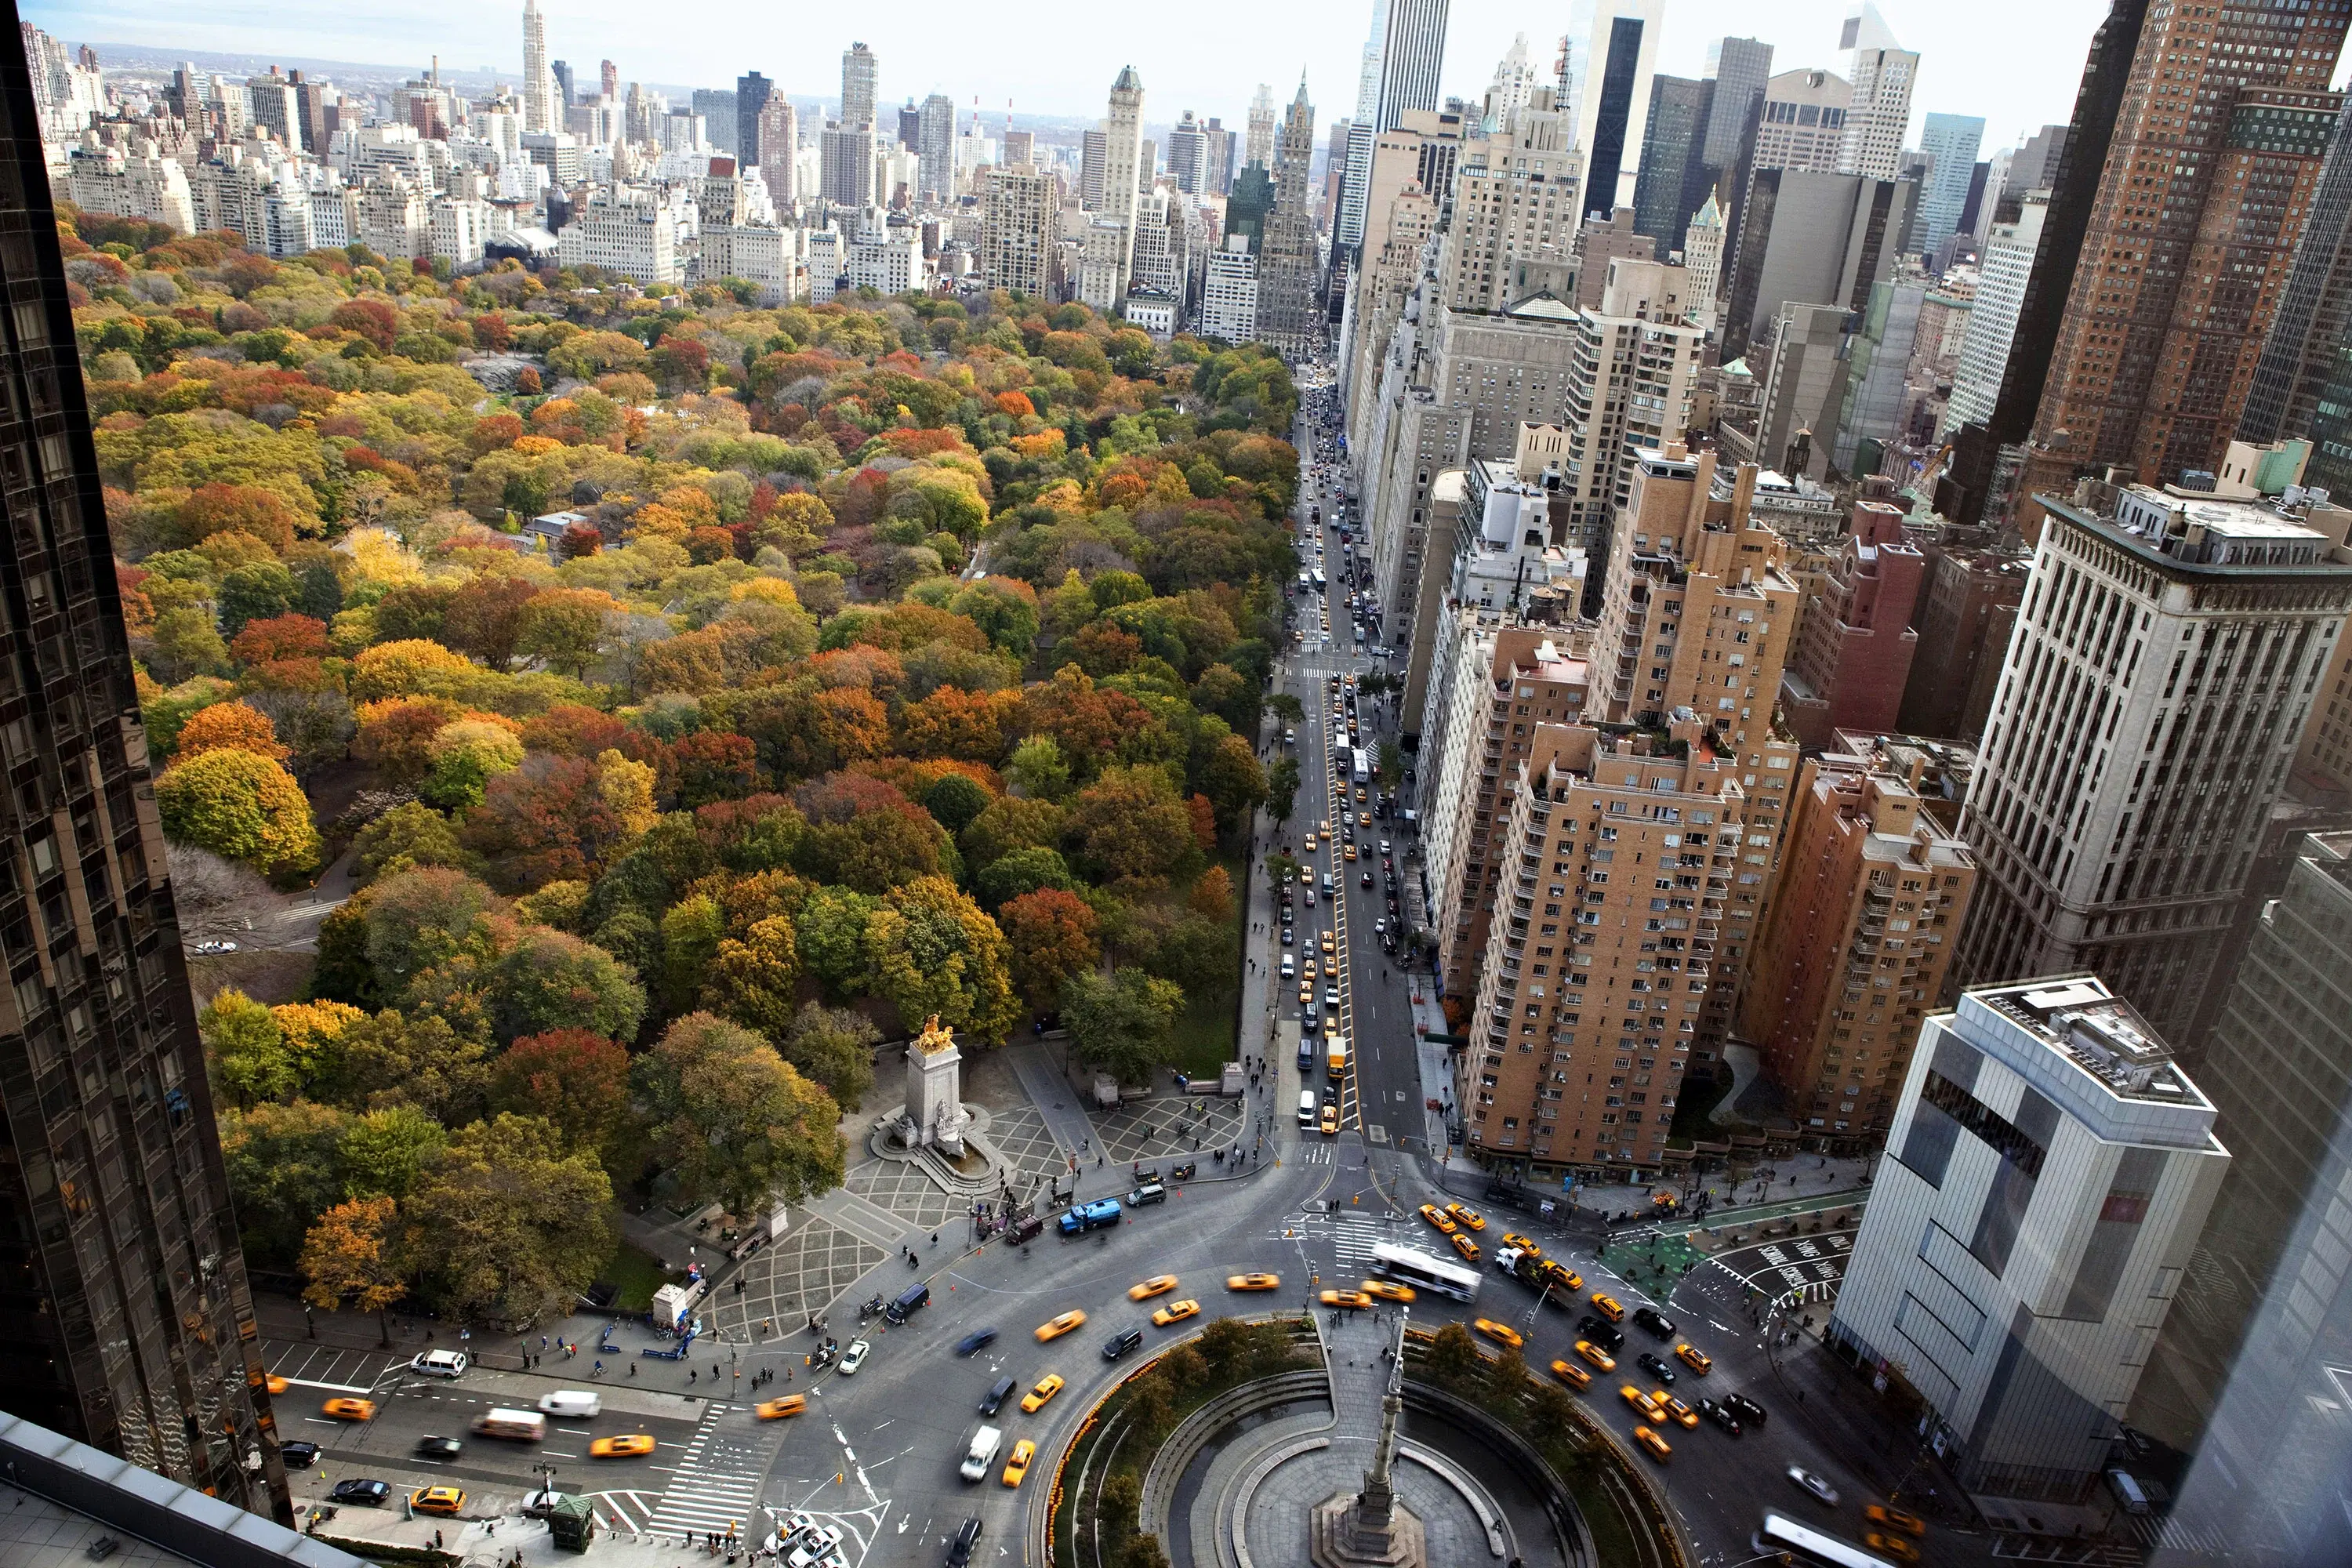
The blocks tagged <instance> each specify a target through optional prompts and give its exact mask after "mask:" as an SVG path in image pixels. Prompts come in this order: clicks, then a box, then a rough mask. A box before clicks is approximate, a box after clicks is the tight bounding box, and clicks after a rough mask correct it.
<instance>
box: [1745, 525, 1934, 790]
mask: <svg viewBox="0 0 2352 1568" xmlns="http://www.w3.org/2000/svg"><path fill="white" fill-rule="evenodd" d="M1874 482H1875V483H1876V484H1878V485H1879V486H1881V487H1882V488H1886V489H1891V486H1888V484H1887V481H1885V480H1883V479H1881V480H1877V481H1874ZM1904 516H1905V513H1904V510H1903V509H1902V508H1901V507H1899V506H1896V505H1895V503H1894V502H1892V501H1889V500H1858V501H1856V502H1854V504H1853V513H1852V519H1853V531H1851V532H1849V533H1848V534H1847V535H1846V536H1845V538H1844V540H1843V542H1841V543H1840V545H1839V547H1838V552H1837V555H1836V557H1835V559H1834V561H1833V562H1832V564H1831V566H1830V569H1829V571H1828V572H1827V573H1826V574H1824V577H1823V580H1822V584H1821V587H1820V589H1819V590H1818V591H1817V592H1815V593H1814V594H1813V595H1811V599H1810V600H1809V602H1808V603H1807V604H1806V605H1805V615H1804V621H1803V623H1802V626H1801V630H1800V631H1799V633H1798V636H1797V639H1796V644H1795V651H1794V652H1793V654H1792V655H1791V656H1790V659H1789V666H1788V668H1787V669H1786V671H1784V672H1783V673H1782V675H1781V677H1780V714H1781V717H1782V718H1783V719H1785V720H1786V721H1788V725H1789V728H1790V729H1791V730H1794V731H1796V732H1797V739H1798V740H1800V741H1801V742H1804V744H1805V748H1806V749H1807V750H1808V751H1812V750H1817V749H1819V748H1820V747H1822V746H1826V745H1828V744H1829V743H1830V742H1831V741H1832V738H1833V737H1834V734H1835V732H1836V731H1840V730H1854V731H1865V732H1871V733H1879V734H1884V733H1885V732H1887V731H1892V730H1893V729H1895V720H1896V716H1897V714H1898V713H1899V712H1900V711H1901V710H1902V706H1903V690H1904V687H1905V684H1906V682H1907V681H1908V680H1909V679H1910V675H1911V658H1912V655H1913V654H1914V653H1915V652H1916V651H1917V649H1918V647H1919V634H1918V633H1917V632H1916V631H1915V630H1913V629H1912V625H1911V622H1912V617H1913V611H1914V610H1915V608H1916V606H1917V604H1918V601H1919V593H1920V589H1921V588H1922V587H1923V586H1924V585H1925V581H1926V578H1927V557H1926V556H1925V555H1923V554H1922V553H1921V552H1920V551H1919V548H1918V546H1916V545H1915V544H1913V543H1911V542H1910V541H1908V540H1907V539H1906V538H1905V537H1904V536H1903V520H1904Z"/></svg>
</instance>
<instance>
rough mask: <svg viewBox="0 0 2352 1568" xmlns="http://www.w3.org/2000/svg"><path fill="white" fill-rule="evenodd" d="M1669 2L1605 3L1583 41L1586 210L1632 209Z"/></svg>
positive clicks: (1579, 125) (1580, 131)
mask: <svg viewBox="0 0 2352 1568" xmlns="http://www.w3.org/2000/svg"><path fill="white" fill-rule="evenodd" d="M1664 9H1665V8H1664V0H1600V3H1599V4H1598V5H1595V6H1594V7H1593V16H1592V33H1591V37H1590V38H1589V39H1588V40H1586V42H1585V54H1584V69H1583V75H1582V79H1581V84H1580V89H1579V94H1578V99H1577V102H1576V104H1575V106H1574V107H1575V111H1576V143H1575V144H1576V145H1577V146H1579V147H1581V148H1583V149H1584V159H1585V165H1584V211H1585V212H1586V213H1588V214H1594V215H1597V216H1601V217H1604V218H1605V217H1607V216H1609V215H1610V214H1611V213H1612V212H1613V211H1615V210H1616V209H1617V208H1619V207H1630V206H1632V205H1633V187H1634V184H1635V183H1636V180H1637V178H1638V176H1639V174H1640V173H1641V163H1642V145H1643V142H1644V141H1645V140H1646V138H1647V136H1648V134H1649V123H1650V78H1651V76H1652V75H1653V74H1654V67H1653V64H1652V62H1653V61H1654V59H1655V58H1656V57H1657V52H1658V35H1659V31H1660V29H1661V27H1662V26H1664V19H1665V16H1664Z"/></svg>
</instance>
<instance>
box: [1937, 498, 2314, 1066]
mask: <svg viewBox="0 0 2352 1568" xmlns="http://www.w3.org/2000/svg"><path fill="white" fill-rule="evenodd" d="M2041 500H2042V506H2043V507H2044V509H2045V510H2047V511H2048V513H2049V517H2050V521H2049V522H2048V523H2047V524H2046V525H2045V526H2044V528H2043V531H2042V537H2041V540H2040V542H2039V543H2038V545H2037V547H2036V551H2035V554H2034V560H2033V569H2032V576H2031V578H2030V579H2029V581H2028V583H2027V586H2026V591H2025V599H2024V604H2023V606H2022V608H2021V610H2020V612H2019V614H2018V617H2017V629H2016V632H2015V634H2014V635H2013V636H2012V637H2011V639H2010V644H2009V651H2008V657H2007V658H2006V660H2005V662H2004V664H2003V666H2002V669H2001V674H2000V688H1999V692H1998V695H1997V696H1996V697H1995V699H1994V701H1993V707H1992V713H1991V717H1990V720H1989V721H1988V722H1987V724H1986V727H1985V737H1984V744H1983V747H1982V749H1981V752H1980V755H1979V762H1978V767H1977V773H1976V778H1975V782H1974V784H1973V786H1972V787H1971V789H1970V791H1969V801H1968V805H1967V808H1966V810H1965V811H1964V812H1963V813H1962V816H1961V821H1960V833H1961V837H1964V838H1966V839H1967V840H1968V841H1969V847H1970V848H1971V849H1972V850H1973V851H1975V853H1976V856H1977V860H1978V863H1979V866H1981V867H1982V868H1983V883H1982V887H1981V889H1980V890H1979V894H1978V897H1977V901H1976V908H1975V910H1974V911H1973V912H1972V914H1971V915H1970V918H1969V926H1968V931H1967V933H1966V935H1965V937H1964V938H1963V941H1962V943H1961V962H1960V980H1961V983H1962V984H1969V983H1972V982H1976V981H1979V980H1986V979H1990V978H1991V977H1995V976H2000V975H2016V974H2032V973H2053V972H2060V971H2070V970H2074V969H2081V968H2091V967H2095V968H2096V969H2097V970H2098V972H2099V973H2101V974H2102V975H2103V976H2104V977H2105V979H2106V981H2107V983H2108V984H2110V985H2112V986H2114V988H2115V989H2116V993H2117V994H2120V995H2123V996H2126V997H2128V998H2130V999H2131V1002H2132V1004H2133V1005H2134V1006H2135V1007H2136V1008H2137V1010H2138V1011H2139V1012H2140V1013H2141V1014H2142V1015H2144V1016H2146V1017H2147V1019H2148V1020H2149V1021H2150V1023H2152V1024H2153V1025H2155V1026H2156V1027H2157V1028H2158V1030H2166V1029H2171V1030H2174V1031H2176V1032H2185V1031H2186V1030H2187V1028H2188V1027H2189V1021H2190V1020H2191V1019H2193V1018H2194V1017H2195V1016H2196V1014H2197V1011H2198V1008H2199V1006H2200V1002H2201V999H2202V998H2203V997H2204V995H2205V994H2206V993H2207V992H2208V991H2209V990H2210V988H2211V986H2212V983H2213V977H2214V975H2215V973H2216V966H2217V965H2218V964H2219V963H2221V957H2222V952H2223V947H2224V939H2225V937H2226V936H2227V934H2228V932H2229V931H2230V930H2231V927H2232V925H2233V923H2234V920H2235V914H2236V910H2237V907H2238V902H2239V900H2240V899H2241V898H2242V896H2243V894H2244V890H2245V885H2246V878H2247V875H2248V872H2249V869H2250V868H2251V866H2252V860H2253V858H2254V855H2255V852H2256V849H2257V847H2258V844H2259V840H2260V837H2261V834H2262V829H2263V822H2264V820H2265V819H2266V818H2267V817H2268V816H2269V814H2270V809H2271V805H2272V803H2273V802H2274V801H2275V800H2276V799H2277V798H2278V795H2279V791H2280V789H2281V787H2282V786H2283V785H2284V784H2285V782H2286V775H2287V770H2288V768H2289V766H2290V765H2291V764H2292V763H2293V762H2294V753H2295V748H2296V746H2297V743H2298V742H2300V740H2301V738H2302V735H2303V731H2304V723H2305V719H2306V718H2307V716H2308V715H2309V713H2310V710H2311V705H2312V701H2313V694H2314V692H2315V690H2316V689H2317V687H2318V685H2319V682H2320V679H2321V678H2322V676H2323V674H2324V672H2325V669H2326V663H2327V660H2328V656H2329V652H2330V650H2331V648H2332V647H2333V646H2334V643H2335V640H2336V628H2337V626H2339V625H2340V623H2341V622H2342V620H2343V619H2344V617H2345V616H2346V615H2347V612H2352V560H2347V558H2346V555H2345V552H2343V550H2342V548H2341V546H2340V544H2339V543H2337V542H2336V541H2339V540H2340V539H2341V538H2342V526H2343V522H2344V521H2347V515H2346V514H2344V513H2342V512H2333V511H2331V513H2330V514H2329V515H2331V516H2333V517H2334V518H2335V519H2336V522H2335V523H2334V525H2333V526H2334V528H2335V530H2336V531H2335V533H2334V535H2333V537H2331V536H2330V535H2329V534H2326V533H2322V532H2320V531H2316V530H2315V529H2314V528H2311V527H2308V526H2305V523H2304V522H2303V521H2297V520H2296V519H2295V518H2294V517H2293V516H2290V515H2287V514H2286V513H2284V511H2282V510H2279V509H2277V508H2274V507H2271V506H2268V505H2253V504H2247V503H2236V502H2227V501H2220V500H2211V499H2206V498H2199V497H2194V496H2180V495H2176V494H2168V493H2166V492H2163V491H2158V490H2151V489H2147V488H2146V487H2142V486H2133V487H2131V488H2129V489H2123V490H2120V491H2116V492H2115V500H2114V501H2113V503H2112V510H2111V511H2107V512H2106V513H2105V515H2103V514H2102V510H2095V509H2093V508H2091V507H2088V506H2083V507H2078V506H2075V505H2073V504H2070V503H2067V502H2063V501H2060V500H2056V499H2055V498H2053V497H2049V496H2044V497H2042V498H2041Z"/></svg>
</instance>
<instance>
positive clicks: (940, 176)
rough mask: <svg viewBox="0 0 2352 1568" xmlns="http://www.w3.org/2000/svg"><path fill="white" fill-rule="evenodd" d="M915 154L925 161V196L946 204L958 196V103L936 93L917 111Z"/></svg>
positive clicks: (922, 162)
mask: <svg viewBox="0 0 2352 1568" xmlns="http://www.w3.org/2000/svg"><path fill="white" fill-rule="evenodd" d="M915 138H916V141H915V151H916V153H917V155H918V156H919V158H920V159H921V165H920V166H921V169H922V175H921V179H922V194H923V195H924V196H925V197H926V198H928V199H929V200H931V201H935V202H945V201H950V200H952V199H953V198H954V196H955V178H956V166H955V144H956V134H955V100H953V99H951V98H950V97H949V96H948V95H947V94H946V93H943V92H935V93H933V94H931V95H930V96H929V98H927V99H925V100H923V104H922V107H921V108H920V109H919V110H916V111H915Z"/></svg>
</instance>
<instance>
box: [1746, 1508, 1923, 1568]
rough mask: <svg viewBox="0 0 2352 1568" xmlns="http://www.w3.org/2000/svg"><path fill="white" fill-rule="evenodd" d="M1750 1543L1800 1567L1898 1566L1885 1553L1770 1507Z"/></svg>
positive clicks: (1765, 1553)
mask: <svg viewBox="0 0 2352 1568" xmlns="http://www.w3.org/2000/svg"><path fill="white" fill-rule="evenodd" d="M1748 1548H1749V1550H1751V1551H1753V1552H1755V1553H1756V1554H1757V1555H1758V1556H1759V1557H1768V1556H1778V1557H1779V1558H1780V1560H1781V1561H1782V1562H1784V1563H1798V1564H1801V1568H1895V1564H1894V1563H1891V1562H1889V1561H1887V1560H1886V1559H1885V1558H1884V1557H1880V1556H1878V1555H1876V1554H1874V1553H1873V1552H1864V1550H1863V1549H1862V1548H1861V1547H1859V1546H1855V1545H1853V1544H1852V1543H1851V1542H1844V1541H1840V1540H1839V1539H1838V1538H1837V1537H1836V1536H1834V1535H1827V1534H1824V1533H1823V1532H1822V1531H1818V1530H1815V1529H1813V1528H1812V1527H1811V1526H1810V1525H1803V1524H1799V1523H1798V1522H1797V1521H1795V1520H1793V1519H1790V1517H1789V1516H1788V1515H1787V1514H1785V1513H1773V1512H1769V1511H1768V1512H1767V1513H1766V1514H1765V1515H1764V1522H1763V1523H1762V1524H1760V1525H1759V1526H1757V1529H1756V1533H1755V1534H1754V1535H1753V1536H1751V1537H1750V1538H1749V1539H1748Z"/></svg>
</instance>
